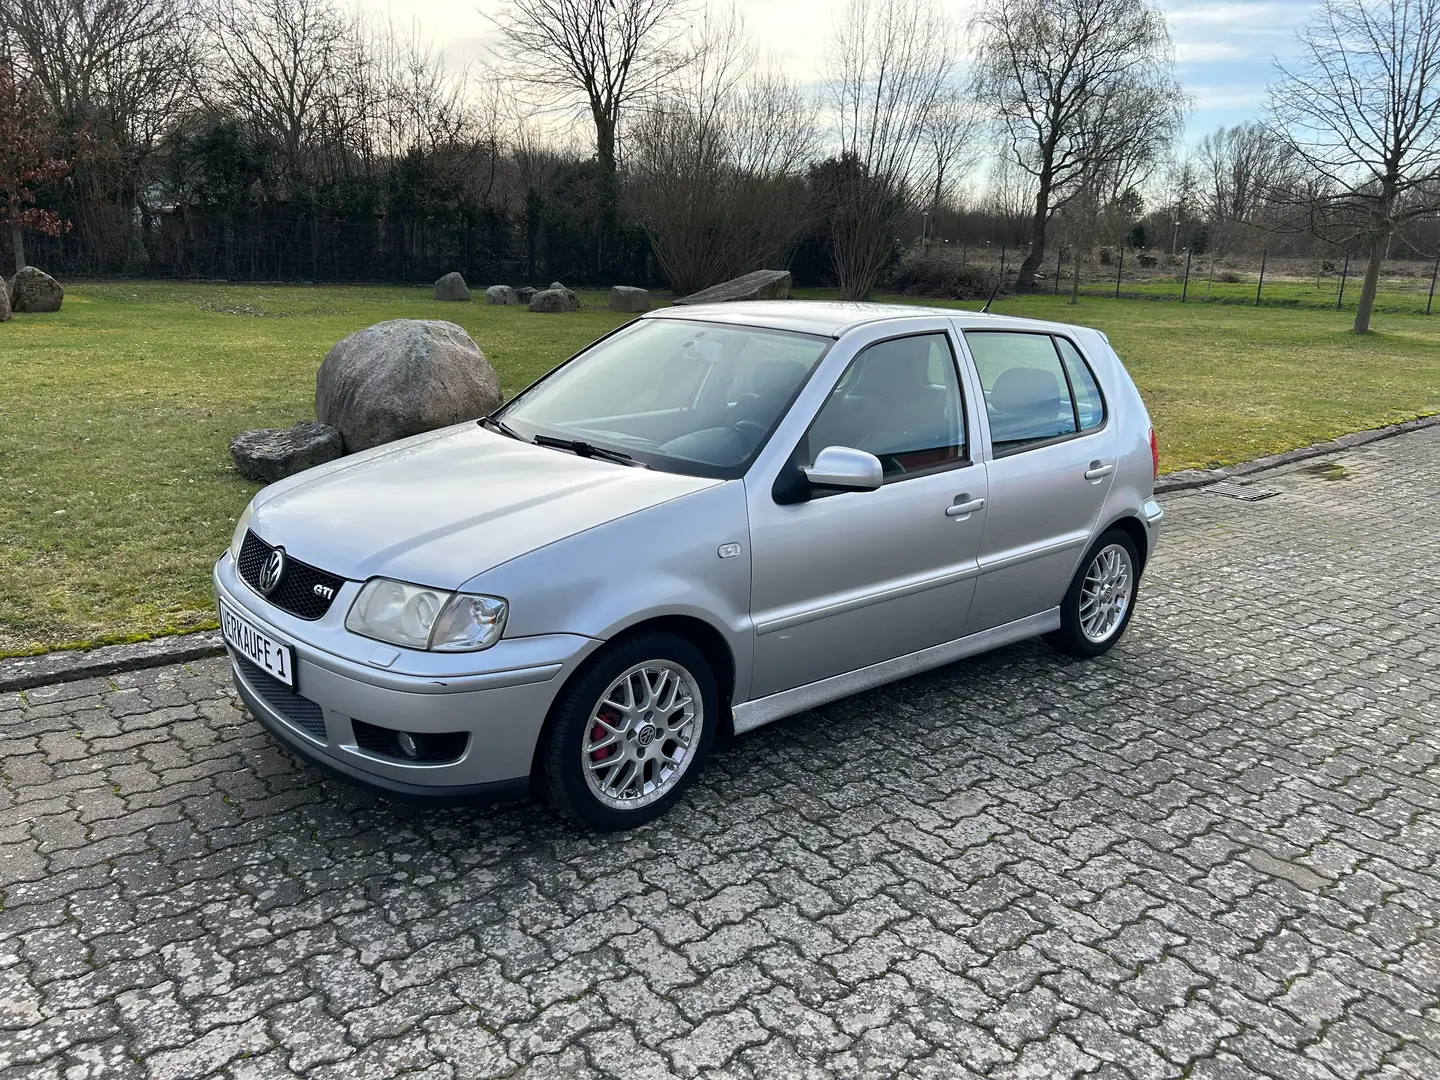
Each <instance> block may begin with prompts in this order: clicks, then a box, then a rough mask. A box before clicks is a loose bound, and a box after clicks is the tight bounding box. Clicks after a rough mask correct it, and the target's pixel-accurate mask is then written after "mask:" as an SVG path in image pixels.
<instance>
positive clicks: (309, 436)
mask: <svg viewBox="0 0 1440 1080" xmlns="http://www.w3.org/2000/svg"><path fill="white" fill-rule="evenodd" d="M344 453H345V443H344V440H343V439H342V438H341V437H340V432H339V430H338V429H336V428H333V427H331V426H330V425H329V424H322V423H320V422H319V421H317V420H302V421H301V422H300V423H298V424H296V425H295V426H294V427H288V428H263V429H261V430H260V431H247V432H244V433H243V434H240V435H236V436H235V438H234V439H232V440H231V441H230V456H231V457H232V458H233V459H234V460H235V467H236V468H237V469H239V470H240V472H241V473H243V474H244V475H245V476H248V477H249V478H250V479H251V480H260V481H262V482H263V483H266V484H273V483H274V482H275V481H276V480H283V479H285V477H287V476H293V475H294V474H295V473H297V472H301V471H302V470H305V469H309V468H311V467H313V466H315V465H323V464H324V463H325V462H327V461H334V460H335V459H336V458H338V457H340V456H342V455H343V454H344Z"/></svg>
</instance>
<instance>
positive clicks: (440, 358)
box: [315, 319, 500, 454]
mask: <svg viewBox="0 0 1440 1080" xmlns="http://www.w3.org/2000/svg"><path fill="white" fill-rule="evenodd" d="M499 405H500V377H499V376H498V375H496V374H495V369H494V368H493V367H491V366H490V364H489V363H488V362H487V361H486V359H485V354H484V353H482V352H481V351H480V347H479V346H478V345H476V344H475V342H474V341H473V340H471V337H470V335H469V334H467V333H465V331H464V330H462V329H460V327H458V326H456V325H455V324H454V323H450V322H441V321H439V320H437V319H391V320H390V321H389V322H382V323H376V324H375V325H374V326H369V327H366V328H365V329H364V330H360V331H358V332H356V333H354V334H351V335H350V336H349V337H347V338H346V339H345V340H344V341H342V342H340V343H339V344H338V345H336V346H335V347H334V348H333V349H331V350H330V353H329V355H327V356H326V357H325V361H324V362H323V363H322V364H321V365H320V371H319V373H318V374H317V375H316V376H315V415H316V416H317V417H318V418H319V419H320V421H321V422H322V423H325V424H330V425H331V426H333V427H337V428H339V429H340V434H341V435H342V436H343V437H344V440H345V452H346V453H347V454H353V453H355V452H356V451H357V450H365V449H368V448H369V447H372V446H379V445H380V444H381V443H387V442H390V441H392V440H394V439H403V438H405V437H406V436H407V435H418V434H419V433H420V432H422V431H432V430H434V429H435V428H441V427H446V426H448V425H450V424H458V423H461V422H462V421H465V420H474V419H476V418H478V417H481V416H485V415H487V414H488V413H490V412H493V411H494V410H495V409H496V408H498V407H499Z"/></svg>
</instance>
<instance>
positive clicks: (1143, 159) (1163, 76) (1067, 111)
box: [976, 0, 1185, 291]
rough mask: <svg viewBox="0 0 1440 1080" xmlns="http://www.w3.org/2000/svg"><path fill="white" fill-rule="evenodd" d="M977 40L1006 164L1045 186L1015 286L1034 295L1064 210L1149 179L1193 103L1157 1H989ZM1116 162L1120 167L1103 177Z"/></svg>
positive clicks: (980, 84)
mask: <svg viewBox="0 0 1440 1080" xmlns="http://www.w3.org/2000/svg"><path fill="white" fill-rule="evenodd" d="M976 29H977V30H978V32H979V34H980V48H979V59H978V63H977V67H976V93H977V96H978V97H979V98H980V100H982V101H983V102H984V103H986V104H987V105H988V106H989V107H990V108H991V109H992V110H993V111H994V113H995V115H996V117H997V121H996V123H997V126H998V128H999V133H1000V136H1001V138H1002V140H1003V142H1004V144H1005V148H1006V153H1007V154H1008V155H1009V157H1010V158H1011V160H1012V161H1014V162H1015V164H1016V165H1018V166H1019V167H1020V168H1022V169H1023V170H1025V171H1026V172H1028V173H1029V174H1030V175H1031V176H1032V177H1034V179H1035V207H1034V215H1033V221H1032V225H1031V230H1030V251H1029V253H1028V254H1027V255H1026V257H1025V260H1024V262H1023V263H1021V265H1020V272H1019V274H1018V276H1017V279H1016V282H1015V287H1016V289H1017V290H1021V291H1024V290H1027V289H1033V288H1034V283H1035V271H1036V269H1037V268H1038V267H1039V266H1040V264H1041V262H1042V261H1043V260H1044V257H1045V238H1046V226H1047V225H1048V223H1049V220H1050V215H1051V214H1052V213H1053V212H1054V210H1055V209H1056V207H1058V206H1061V205H1063V204H1064V203H1065V201H1066V200H1067V199H1070V198H1072V197H1074V196H1075V195H1076V193H1077V192H1079V191H1080V190H1081V189H1082V187H1084V185H1085V184H1087V183H1091V182H1098V183H1102V184H1108V185H1110V186H1116V185H1121V184H1124V183H1125V182H1126V181H1127V178H1128V179H1129V180H1133V179H1134V178H1135V177H1137V176H1141V177H1143V174H1145V173H1147V172H1148V171H1149V170H1150V169H1152V168H1153V167H1154V166H1155V164H1156V163H1157V162H1159V161H1160V160H1161V159H1162V158H1163V157H1164V156H1165V155H1166V153H1167V152H1168V149H1169V144H1170V142H1171V141H1172V140H1173V138H1174V137H1175V135H1176V134H1178V132H1179V129H1180V126H1181V121H1182V119H1183V110H1184V101H1185V99H1184V97H1183V95H1182V94H1181V92H1180V89H1179V86H1178V84H1177V83H1176V82H1175V79H1174V75H1173V73H1172V71H1173V66H1174V65H1173V61H1172V58H1171V51H1172V50H1171V44H1170V32H1169V29H1168V27H1167V26H1166V23H1165V17H1164V15H1162V14H1161V13H1160V12H1159V11H1158V10H1157V9H1155V8H1153V7H1151V6H1150V4H1149V3H1148V2H1147V0H988V2H987V3H986V6H985V7H984V8H982V10H981V11H980V13H979V15H978V16H977V17H976ZM1107 161H1118V162H1119V167H1118V168H1116V167H1111V168H1105V169H1101V168H1097V165H1098V164H1099V163H1103V162H1107ZM1101 201H1103V200H1101Z"/></svg>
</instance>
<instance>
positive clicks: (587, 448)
mask: <svg viewBox="0 0 1440 1080" xmlns="http://www.w3.org/2000/svg"><path fill="white" fill-rule="evenodd" d="M534 442H535V445H536V446H550V447H554V448H555V449H556V450H569V451H570V452H571V453H573V454H574V455H575V456H576V457H583V458H591V457H593V458H599V459H600V460H602V461H614V462H617V463H618V464H621V465H635V466H637V467H639V468H641V469H648V468H649V467H650V466H649V465H646V464H645V463H644V462H643V461H636V460H635V459H634V458H633V457H631V456H630V455H629V454H624V453H621V452H620V451H619V450H611V449H608V448H607V447H604V446H596V445H595V444H594V443H588V442H585V440H583V439H560V438H556V437H555V436H554V435H536V436H535V440H534Z"/></svg>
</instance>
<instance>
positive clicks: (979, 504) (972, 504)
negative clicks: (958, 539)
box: [945, 495, 985, 518]
mask: <svg viewBox="0 0 1440 1080" xmlns="http://www.w3.org/2000/svg"><path fill="white" fill-rule="evenodd" d="M962 499H968V501H965V502H962V501H961V500H962ZM984 509H985V500H984V499H970V498H969V497H968V496H966V495H959V496H956V499H955V501H954V502H953V503H951V504H950V505H949V506H947V507H946V508H945V516H946V517H953V518H965V517H969V516H970V515H971V514H973V513H974V512H975V511H976V510H984Z"/></svg>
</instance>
